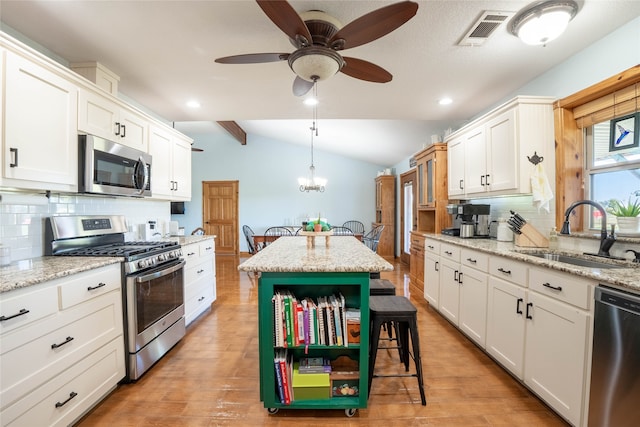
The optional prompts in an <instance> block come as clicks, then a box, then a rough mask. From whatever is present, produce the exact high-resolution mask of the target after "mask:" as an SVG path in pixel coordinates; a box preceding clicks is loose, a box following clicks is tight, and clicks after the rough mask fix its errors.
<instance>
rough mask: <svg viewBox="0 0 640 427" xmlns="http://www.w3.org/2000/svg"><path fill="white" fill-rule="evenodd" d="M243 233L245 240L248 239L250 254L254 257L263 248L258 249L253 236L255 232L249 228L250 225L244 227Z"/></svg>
mask: <svg viewBox="0 0 640 427" xmlns="http://www.w3.org/2000/svg"><path fill="white" fill-rule="evenodd" d="M242 232H243V233H244V237H245V239H247V247H248V248H249V253H250V254H251V255H253V254H255V253H256V252H258V251H259V250H260V249H261V248H256V243H255V241H254V240H253V235H254V234H255V233H254V232H253V230H252V229H251V227H249V226H248V225H243V226H242Z"/></svg>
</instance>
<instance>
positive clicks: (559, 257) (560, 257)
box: [520, 252, 634, 268]
mask: <svg viewBox="0 0 640 427" xmlns="http://www.w3.org/2000/svg"><path fill="white" fill-rule="evenodd" d="M520 253H522V254H524V255H531V256H534V257H538V258H544V259H547V260H549V261H558V262H564V263H565V264H571V265H576V266H579V267H588V268H630V267H634V265H631V264H630V263H626V264H619V263H615V262H614V261H612V262H605V261H595V260H593V259H587V258H586V257H583V256H581V255H566V254H558V253H553V252H520Z"/></svg>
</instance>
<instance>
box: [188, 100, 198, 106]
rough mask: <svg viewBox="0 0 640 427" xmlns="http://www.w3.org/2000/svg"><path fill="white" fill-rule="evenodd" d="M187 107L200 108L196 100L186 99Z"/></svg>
mask: <svg viewBox="0 0 640 427" xmlns="http://www.w3.org/2000/svg"><path fill="white" fill-rule="evenodd" d="M187 107H189V108H200V103H199V102H198V101H196V100H192V101H188V102H187Z"/></svg>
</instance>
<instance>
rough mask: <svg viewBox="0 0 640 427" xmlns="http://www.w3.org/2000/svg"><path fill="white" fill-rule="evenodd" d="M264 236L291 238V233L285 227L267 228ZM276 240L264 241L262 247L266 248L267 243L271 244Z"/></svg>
mask: <svg viewBox="0 0 640 427" xmlns="http://www.w3.org/2000/svg"><path fill="white" fill-rule="evenodd" d="M264 235H265V236H293V233H292V232H291V229H289V228H287V227H269V228H267V230H266V231H265V232H264ZM276 238H277V237H276ZM276 238H274V239H267V240H265V242H264V245H265V246H267V245H268V244H269V243H273V242H274V241H275V240H276Z"/></svg>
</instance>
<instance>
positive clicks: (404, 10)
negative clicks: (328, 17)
mask: <svg viewBox="0 0 640 427" xmlns="http://www.w3.org/2000/svg"><path fill="white" fill-rule="evenodd" d="M417 11H418V4H417V3H414V2H412V1H403V2H400V3H395V4H392V5H389V6H385V7H382V8H380V9H377V10H374V11H373V12H370V13H367V14H366V15H362V16H361V17H360V18H358V19H356V20H355V21H352V22H350V23H348V24H347V25H345V26H344V27H342V29H340V30H339V31H338V32H337V33H336V34H335V35H334V36H333V37H332V38H331V40H330V41H329V44H328V45H329V46H331V47H332V48H333V49H336V50H341V49H349V48H352V47H356V46H360V45H363V44H365V43H369V42H371V41H373V40H376V39H379V38H380V37H382V36H384V35H387V34H389V33H390V32H392V31H393V30H395V29H396V28H398V27H400V26H401V25H402V24H404V23H405V22H407V21H408V20H409V19H411V18H413V16H414V15H415V14H416V12H417ZM334 42H335V45H334Z"/></svg>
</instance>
